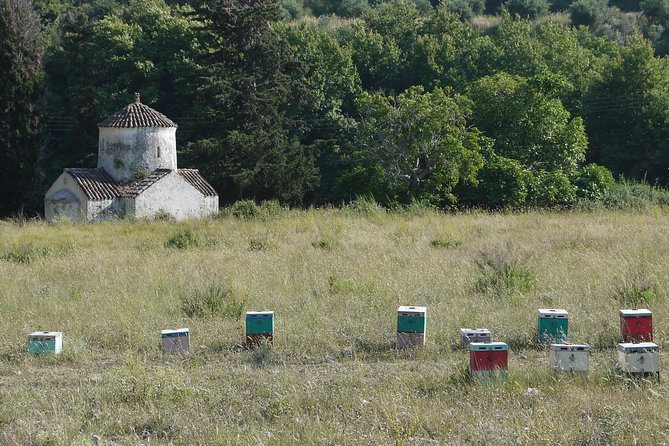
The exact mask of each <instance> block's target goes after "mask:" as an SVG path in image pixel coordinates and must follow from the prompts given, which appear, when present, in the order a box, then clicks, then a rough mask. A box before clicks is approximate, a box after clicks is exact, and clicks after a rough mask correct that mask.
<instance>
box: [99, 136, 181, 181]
mask: <svg viewBox="0 0 669 446" xmlns="http://www.w3.org/2000/svg"><path fill="white" fill-rule="evenodd" d="M176 130H177V129H176V128H175V127H141V128H109V127H100V136H99V139H98V167H102V168H103V169H104V170H105V171H106V172H107V173H108V174H109V175H110V176H111V177H112V178H114V179H115V180H116V181H120V182H127V181H132V180H134V179H136V178H137V176H138V173H140V172H142V171H143V172H144V173H148V172H153V171H154V170H156V169H170V170H175V169H176V168H177V143H176Z"/></svg>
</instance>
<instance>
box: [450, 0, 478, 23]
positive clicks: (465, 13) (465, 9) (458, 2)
mask: <svg viewBox="0 0 669 446" xmlns="http://www.w3.org/2000/svg"><path fill="white" fill-rule="evenodd" d="M444 6H445V7H446V9H448V10H449V11H451V12H452V13H454V14H455V15H457V16H458V17H459V18H460V20H464V21H470V20H471V19H472V18H474V10H473V8H472V4H471V2H470V1H469V0H447V1H445V2H444Z"/></svg>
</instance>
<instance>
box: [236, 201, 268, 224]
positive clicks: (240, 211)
mask: <svg viewBox="0 0 669 446" xmlns="http://www.w3.org/2000/svg"><path fill="white" fill-rule="evenodd" d="M230 213H231V214H232V216H233V217H235V218H239V219H242V220H250V219H253V218H259V217H260V216H261V215H262V211H261V210H260V207H259V206H258V205H257V204H256V202H255V201H253V200H240V201H237V202H235V203H234V204H233V205H232V206H230Z"/></svg>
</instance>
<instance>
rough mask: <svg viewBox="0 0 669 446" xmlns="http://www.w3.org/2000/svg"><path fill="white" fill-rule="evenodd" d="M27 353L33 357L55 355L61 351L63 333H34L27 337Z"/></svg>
mask: <svg viewBox="0 0 669 446" xmlns="http://www.w3.org/2000/svg"><path fill="white" fill-rule="evenodd" d="M28 351H29V352H30V353H32V354H33V355H57V354H58V353H60V352H61V351H63V333H61V332H59V331H36V332H34V333H30V334H29V335H28Z"/></svg>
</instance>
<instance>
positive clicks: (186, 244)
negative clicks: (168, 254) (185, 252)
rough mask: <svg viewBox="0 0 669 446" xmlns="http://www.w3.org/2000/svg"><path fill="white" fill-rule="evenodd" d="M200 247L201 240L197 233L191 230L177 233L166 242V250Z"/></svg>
mask: <svg viewBox="0 0 669 446" xmlns="http://www.w3.org/2000/svg"><path fill="white" fill-rule="evenodd" d="M199 245H200V240H199V237H198V236H197V234H195V232H193V231H191V230H190V229H185V230H183V231H180V232H177V233H176V234H174V235H173V236H171V237H170V238H168V239H167V241H166V242H165V247H166V248H176V249H188V248H194V247H197V246H199Z"/></svg>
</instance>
